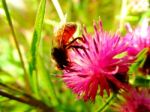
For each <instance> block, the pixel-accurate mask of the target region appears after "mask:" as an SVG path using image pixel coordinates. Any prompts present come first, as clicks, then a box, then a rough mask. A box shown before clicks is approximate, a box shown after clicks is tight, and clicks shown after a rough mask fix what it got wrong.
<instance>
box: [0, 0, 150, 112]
mask: <svg viewBox="0 0 150 112" xmlns="http://www.w3.org/2000/svg"><path fill="white" fill-rule="evenodd" d="M133 1H134V0H133ZM146 1H147V0H146ZM130 2H131V1H130V0H122V1H121V0H59V4H60V6H61V9H62V11H63V13H64V15H67V22H76V23H77V24H78V26H79V30H78V34H77V35H81V32H80V30H81V29H80V28H81V26H82V25H85V26H86V27H87V29H88V32H93V30H94V29H93V21H94V20H95V21H98V20H99V18H100V19H101V20H102V22H103V26H104V29H105V30H108V31H110V30H111V31H116V30H119V31H121V33H122V34H124V32H125V28H124V25H125V24H126V23H127V22H129V23H130V24H131V25H132V27H135V26H137V25H138V24H140V22H141V21H142V19H143V18H145V17H149V16H150V9H149V7H148V8H147V9H144V8H146V6H143V7H142V5H141V7H138V9H137V10H135V9H134V6H135V5H136V4H135V5H133V7H130ZM147 2H148V3H149V1H147ZM59 23H60V18H59V16H58V13H57V7H54V4H53V2H52V1H51V0H6V1H5V0H1V1H0V91H2V92H6V93H9V94H11V95H12V96H15V97H17V98H19V99H24V100H25V101H26V100H29V99H30V100H32V99H31V98H29V97H27V96H25V95H24V94H29V95H31V96H32V97H33V98H34V99H36V100H38V101H40V102H42V103H44V104H46V105H47V106H48V107H52V108H53V109H54V110H55V111H56V112H95V111H96V110H97V109H99V108H100V107H102V106H103V104H104V102H105V101H106V100H107V96H104V98H103V99H102V98H101V97H100V96H99V95H97V98H96V101H95V103H91V102H86V103H85V102H84V101H83V100H82V99H81V100H79V99H78V98H77V96H76V95H74V94H73V93H72V92H71V90H69V89H68V88H67V87H66V86H65V84H64V83H63V81H62V80H61V78H58V77H56V75H57V74H61V71H58V70H57V69H56V66H55V63H54V61H53V60H52V56H51V49H52V48H53V47H54V45H53V42H54V38H55V37H54V29H55V27H56V26H58V25H59ZM18 51H20V55H19V53H18ZM20 57H21V59H20ZM30 100H29V102H32V101H30ZM29 102H28V103H27V104H24V103H21V102H18V101H15V100H11V99H8V98H6V97H3V96H0V112H40V111H43V110H42V108H41V109H39V108H38V106H35V105H32V104H30V103H29ZM106 111H107V112H111V111H112V110H111V109H110V108H109V107H108V108H107V110H106Z"/></svg>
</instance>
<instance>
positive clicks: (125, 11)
mask: <svg viewBox="0 0 150 112" xmlns="http://www.w3.org/2000/svg"><path fill="white" fill-rule="evenodd" d="M127 14H128V7H127V0H122V6H121V14H120V26H119V29H120V31H122V29H123V27H124V21H125V18H126V16H127Z"/></svg>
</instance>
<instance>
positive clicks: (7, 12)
mask: <svg viewBox="0 0 150 112" xmlns="http://www.w3.org/2000/svg"><path fill="white" fill-rule="evenodd" d="M2 4H3V7H4V10H5V14H6V18H7V21H8V23H9V26H10V29H11V32H12V35H13V36H12V37H13V40H14V42H15V45H16V47H17V51H18V54H19V57H20V61H21V65H22V68H23V70H24V80H25V84H26V85H25V89H26V91H27V92H30V88H29V87H30V86H29V78H28V74H27V71H26V67H25V63H24V60H23V56H22V54H21V50H20V47H19V43H18V41H17V37H16V34H15V31H14V27H13V23H12V20H11V17H10V14H9V10H8V7H7V3H6V0H2Z"/></svg>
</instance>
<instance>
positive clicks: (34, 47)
mask: <svg viewBox="0 0 150 112" xmlns="http://www.w3.org/2000/svg"><path fill="white" fill-rule="evenodd" d="M45 6H46V0H41V2H40V5H39V8H38V11H37V15H36V20H35V26H34V33H33V38H32V44H31V49H30V60H29V72H30V79H31V80H30V84H31V86H32V89H33V91H34V92H35V93H38V83H37V76H36V75H37V68H36V56H38V55H39V54H38V47H39V43H40V40H41V32H42V26H43V20H44V14H45Z"/></svg>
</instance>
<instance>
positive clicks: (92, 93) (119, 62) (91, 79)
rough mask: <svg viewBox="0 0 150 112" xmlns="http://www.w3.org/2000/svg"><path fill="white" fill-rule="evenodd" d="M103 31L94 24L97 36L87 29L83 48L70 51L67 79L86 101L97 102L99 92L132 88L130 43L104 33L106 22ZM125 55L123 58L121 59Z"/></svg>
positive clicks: (68, 84)
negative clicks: (129, 79) (129, 75)
mask: <svg viewBox="0 0 150 112" xmlns="http://www.w3.org/2000/svg"><path fill="white" fill-rule="evenodd" d="M99 27H100V28H99V30H98V29H97V26H96V24H95V23H94V29H95V34H94V35H91V34H89V33H87V31H86V28H85V29H84V34H83V36H82V37H83V41H82V42H77V45H78V46H82V48H74V49H73V50H71V51H69V52H68V55H69V59H70V62H71V66H69V67H66V68H65V70H64V75H63V80H64V81H65V82H66V84H67V86H68V87H69V88H71V89H72V90H73V92H74V93H76V94H78V95H79V96H83V98H84V100H85V101H87V100H89V99H90V100H92V101H94V100H95V97H96V94H97V92H99V94H100V95H101V96H103V95H104V91H106V92H107V94H108V95H109V94H110V91H111V90H112V91H113V92H117V91H118V90H119V89H121V88H122V89H126V88H128V85H127V74H126V72H127V71H128V67H129V65H130V62H131V60H130V59H129V58H128V57H127V55H125V54H126V50H127V46H128V45H127V44H126V43H124V42H123V39H122V38H120V36H119V35H118V34H113V35H112V34H110V33H108V32H106V31H103V28H102V22H101V21H100V22H99ZM119 54H122V56H119Z"/></svg>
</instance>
